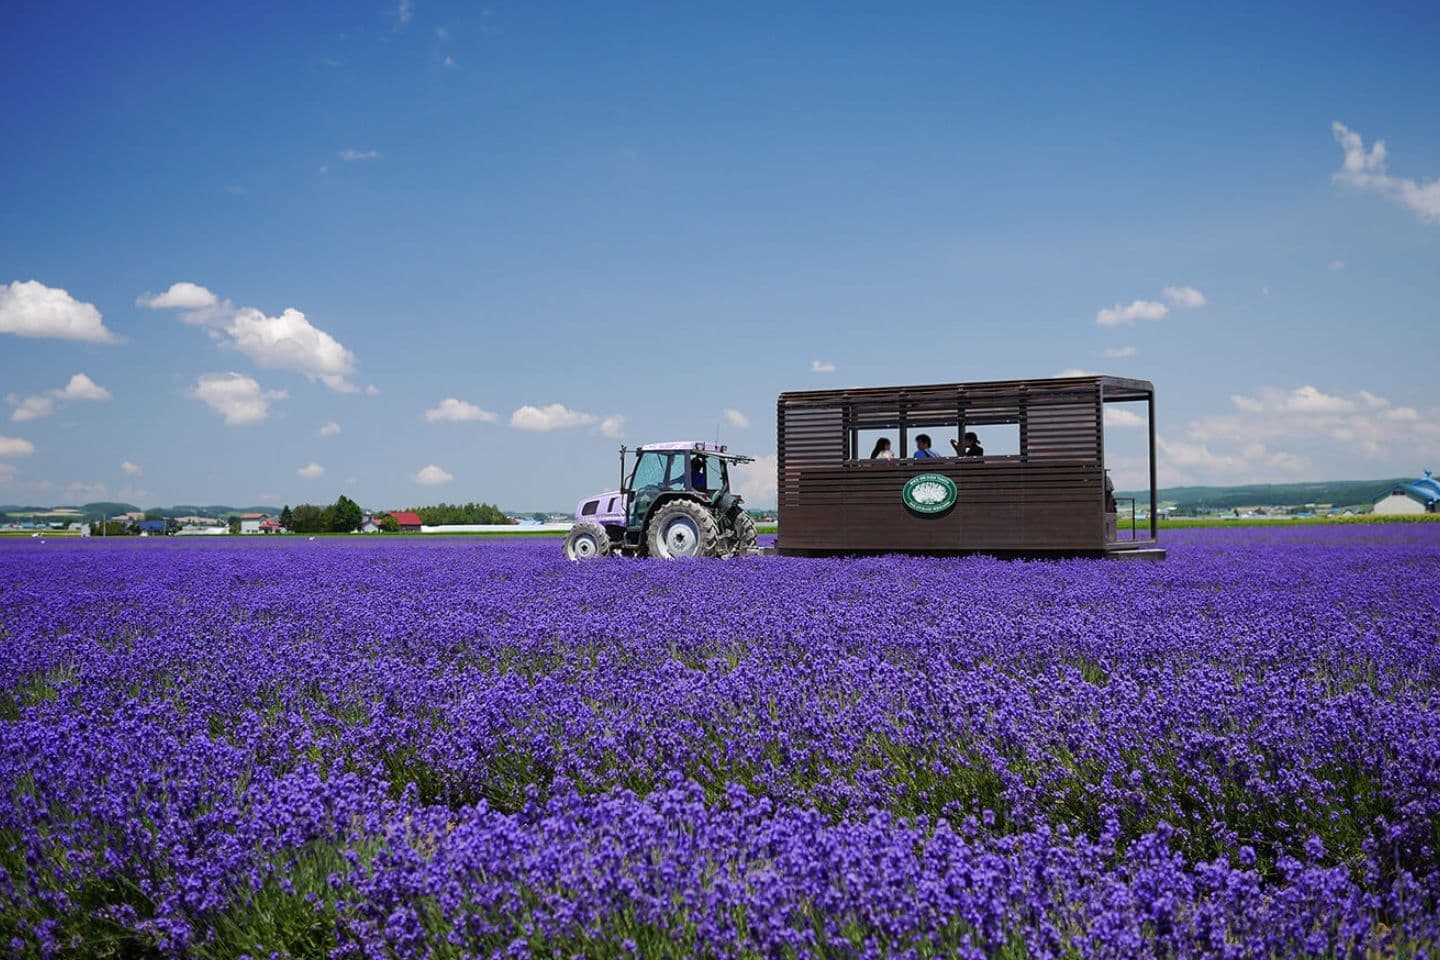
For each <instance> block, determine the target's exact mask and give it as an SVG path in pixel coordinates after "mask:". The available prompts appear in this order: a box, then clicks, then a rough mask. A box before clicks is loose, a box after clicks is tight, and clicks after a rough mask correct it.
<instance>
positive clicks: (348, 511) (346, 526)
mask: <svg viewBox="0 0 1440 960" xmlns="http://www.w3.org/2000/svg"><path fill="white" fill-rule="evenodd" d="M330 511H331V514H330V529H331V530H333V531H335V532H336V533H350V532H351V531H353V530H359V529H360V524H361V523H363V522H364V520H365V511H363V510H361V509H360V504H358V503H356V502H355V501H354V500H351V499H350V498H349V497H347V496H345V494H343V493H342V494H340V499H338V500H336V501H335V503H334V505H332V506H331V507H330Z"/></svg>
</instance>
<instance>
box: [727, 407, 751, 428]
mask: <svg viewBox="0 0 1440 960" xmlns="http://www.w3.org/2000/svg"><path fill="white" fill-rule="evenodd" d="M725 422H726V423H728V424H730V426H732V427H737V428H739V429H741V430H744V429H747V428H748V427H749V426H750V418H749V417H747V416H745V414H743V413H741V412H740V411H739V410H731V409H730V408H729V407H726V408H725Z"/></svg>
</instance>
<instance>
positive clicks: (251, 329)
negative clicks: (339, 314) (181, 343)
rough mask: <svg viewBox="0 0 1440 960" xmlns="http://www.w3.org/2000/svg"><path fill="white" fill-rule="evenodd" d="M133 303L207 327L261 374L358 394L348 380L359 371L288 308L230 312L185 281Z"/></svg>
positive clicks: (340, 348) (338, 346) (343, 351)
mask: <svg viewBox="0 0 1440 960" xmlns="http://www.w3.org/2000/svg"><path fill="white" fill-rule="evenodd" d="M136 303H137V304H139V305H140V306H142V307H149V308H151V309H172V310H179V311H180V318H181V319H182V320H184V321H185V322H186V323H188V324H192V325H195V326H202V327H205V328H207V329H208V330H209V331H210V333H211V336H213V337H215V338H216V339H217V340H218V341H219V342H220V344H221V346H224V347H227V348H230V349H233V350H238V351H239V352H241V353H243V354H245V356H247V357H249V358H250V359H251V360H253V361H255V363H257V364H259V365H260V366H261V367H264V368H266V369H269V370H290V371H293V372H295V373H300V374H303V375H304V376H306V377H309V378H310V379H311V380H319V381H320V382H322V383H324V384H325V385H326V386H327V387H329V388H330V389H331V390H334V391H336V392H338V393H355V392H357V391H359V389H360V388H359V387H358V386H356V385H355V384H354V383H351V382H350V379H349V378H350V377H351V376H353V375H354V373H355V371H356V368H357V367H358V366H359V363H358V361H357V360H356V358H355V354H353V353H351V352H350V351H349V350H348V349H347V348H346V347H345V346H344V345H343V344H342V343H341V342H340V341H339V340H336V339H335V338H334V337H333V336H331V335H330V334H328V333H326V332H325V331H324V330H321V329H320V328H319V327H317V326H315V325H314V324H313V323H311V322H310V321H309V320H308V319H306V317H305V314H304V313H302V312H301V311H299V310H296V309H294V308H293V307H286V308H285V309H284V310H283V311H281V313H280V315H279V316H276V317H272V316H268V315H266V314H265V312H264V311H262V310H257V309H255V308H254V307H236V306H235V305H234V304H233V303H231V302H230V301H229V300H221V299H220V298H219V297H217V296H216V295H215V294H214V293H211V292H210V291H209V290H207V289H206V288H205V287H202V286H199V285H198V284H194V283H188V282H182V283H176V284H172V285H171V287H170V289H169V290H167V291H165V292H164V293H162V294H146V295H143V296H141V297H140V298H139V299H137V300H136Z"/></svg>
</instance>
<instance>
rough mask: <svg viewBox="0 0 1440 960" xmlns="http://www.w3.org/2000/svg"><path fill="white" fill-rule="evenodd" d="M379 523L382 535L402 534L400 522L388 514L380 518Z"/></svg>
mask: <svg viewBox="0 0 1440 960" xmlns="http://www.w3.org/2000/svg"><path fill="white" fill-rule="evenodd" d="M379 523H380V532H381V533H399V532H400V521H398V520H396V519H395V518H394V517H392V516H390V514H388V513H387V514H385V515H384V516H382V517H381V518H380V520H379Z"/></svg>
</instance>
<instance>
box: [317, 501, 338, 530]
mask: <svg viewBox="0 0 1440 960" xmlns="http://www.w3.org/2000/svg"><path fill="white" fill-rule="evenodd" d="M334 529H335V505H334V504H333V503H332V504H331V505H330V506H328V507H324V508H322V509H321V511H320V531H321V532H326V531H331V530H334Z"/></svg>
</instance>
